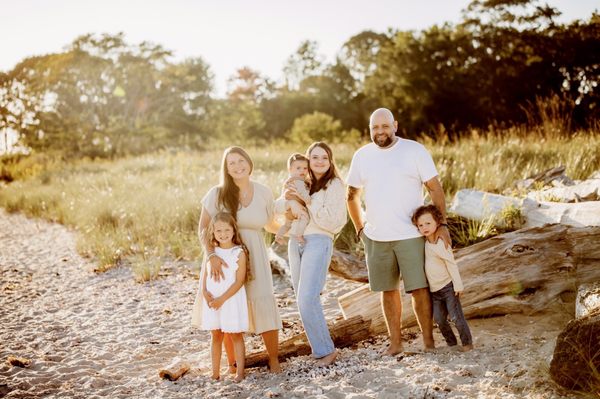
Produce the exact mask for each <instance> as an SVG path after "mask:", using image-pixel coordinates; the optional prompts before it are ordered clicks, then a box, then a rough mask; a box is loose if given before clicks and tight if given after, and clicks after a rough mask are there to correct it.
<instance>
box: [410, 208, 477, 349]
mask: <svg viewBox="0 0 600 399" xmlns="http://www.w3.org/2000/svg"><path fill="white" fill-rule="evenodd" d="M442 220H443V218H442V214H441V212H440V211H439V210H438V209H437V208H436V207H435V205H426V206H421V207H419V208H418V209H417V210H416V211H415V213H414V214H413V217H412V222H413V223H414V224H415V226H417V228H418V229H419V232H420V233H421V234H423V235H424V236H425V238H426V241H425V274H426V275H427V281H428V282H429V290H430V291H431V300H432V301H433V319H434V320H435V322H436V323H437V325H438V327H439V328H440V331H441V333H442V335H443V336H444V339H445V340H446V343H447V344H448V346H456V344H457V342H456V336H455V335H454V333H453V332H452V327H450V323H449V322H448V316H450V319H451V320H452V321H454V324H455V326H456V329H457V330H458V333H459V335H460V341H461V343H462V345H463V346H462V350H463V351H464V352H466V351H469V350H471V349H473V338H472V337H471V331H470V329H469V325H468V324H467V320H466V319H465V315H464V314H463V310H462V306H461V304H460V294H461V293H462V292H463V290H464V288H463V283H462V280H461V278H460V273H459V272H458V266H457V264H456V261H455V260H454V255H453V254H452V248H446V246H445V245H444V242H443V241H442V240H441V239H440V240H438V241H437V242H434V241H433V240H434V234H435V231H436V230H437V228H438V226H439V225H440V224H441V223H442Z"/></svg>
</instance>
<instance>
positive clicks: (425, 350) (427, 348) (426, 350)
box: [423, 346, 436, 353]
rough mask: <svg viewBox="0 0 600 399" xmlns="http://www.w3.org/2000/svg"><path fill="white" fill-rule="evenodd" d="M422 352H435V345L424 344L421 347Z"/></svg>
mask: <svg viewBox="0 0 600 399" xmlns="http://www.w3.org/2000/svg"><path fill="white" fill-rule="evenodd" d="M423 352H428V353H432V352H436V348H435V346H426V347H424V348H423Z"/></svg>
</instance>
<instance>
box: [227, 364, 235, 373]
mask: <svg viewBox="0 0 600 399" xmlns="http://www.w3.org/2000/svg"><path fill="white" fill-rule="evenodd" d="M228 368H229V374H235V373H237V367H236V366H235V363H234V364H230V365H229V366H228Z"/></svg>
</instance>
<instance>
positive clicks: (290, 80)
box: [283, 40, 324, 90]
mask: <svg viewBox="0 0 600 399" xmlns="http://www.w3.org/2000/svg"><path fill="white" fill-rule="evenodd" d="M318 49H319V45H318V44H317V42H315V41H310V40H305V41H303V42H302V43H300V46H299V47H298V49H297V50H296V52H294V53H293V54H292V55H290V56H289V57H288V59H287V61H286V64H285V66H284V68H283V72H284V75H285V82H286V86H287V88H288V90H294V89H297V88H298V86H299V85H300V82H302V81H303V80H304V79H306V78H307V77H309V76H315V75H318V74H320V73H321V72H322V68H323V64H324V57H323V56H322V55H320V54H318Z"/></svg>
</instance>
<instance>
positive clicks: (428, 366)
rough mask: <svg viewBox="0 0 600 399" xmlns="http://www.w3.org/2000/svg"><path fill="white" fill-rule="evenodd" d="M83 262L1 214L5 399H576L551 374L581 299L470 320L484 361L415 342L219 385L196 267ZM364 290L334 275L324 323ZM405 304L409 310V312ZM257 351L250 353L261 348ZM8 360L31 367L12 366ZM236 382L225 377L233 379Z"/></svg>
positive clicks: (0, 368) (284, 295)
mask: <svg viewBox="0 0 600 399" xmlns="http://www.w3.org/2000/svg"><path fill="white" fill-rule="evenodd" d="M94 267H95V265H94V264H93V262H92V261H90V260H88V259H84V258H82V257H81V256H80V255H79V254H78V253H77V250H76V233H74V232H72V231H69V230H68V229H67V228H65V227H64V226H61V225H57V224H51V223H47V222H44V221H40V220H32V219H28V218H25V217H24V216H21V215H15V214H11V215H9V214H7V213H5V212H4V211H0V342H1V344H0V361H1V363H0V397H7V398H37V397H69V398H97V397H98V398H99V397H108V398H190V397H195V398H204V397H209V395H210V396H211V397H227V398H242V397H250V398H264V397H267V398H275V397H280V398H293V397H297V398H305V397H313V398H335V399H337V398H340V399H341V398H474V397H476V398H500V397H501V398H522V397H528V398H568V397H576V396H577V395H575V394H573V393H570V392H567V391H564V390H562V389H560V388H558V387H557V386H556V385H555V384H554V383H553V382H552V381H551V380H550V377H549V375H548V373H547V370H548V367H549V363H550V359H551V356H552V351H553V348H554V343H555V339H556V337H557V335H558V333H559V332H560V331H561V330H562V328H563V327H564V326H565V325H566V323H567V321H568V320H569V319H570V318H571V317H572V314H573V312H574V305H573V303H572V298H570V296H565V297H564V298H557V300H556V302H555V303H554V304H553V305H552V306H551V308H550V309H549V310H548V311H547V312H545V313H543V314H535V315H508V316H502V317H495V318H487V319H475V320H470V321H469V322H470V326H471V330H472V332H473V336H474V344H475V350H473V351H471V352H468V353H462V352H457V351H455V350H449V349H448V348H446V346H445V343H444V341H443V338H442V337H441V335H440V334H439V333H438V332H437V331H436V335H435V338H436V344H437V346H438V347H439V349H438V350H437V351H436V352H435V353H424V352H421V351H420V348H421V341H420V337H419V336H418V334H417V330H416V329H409V330H406V331H405V335H406V338H407V339H408V342H407V343H406V345H405V346H406V350H407V352H408V353H407V354H403V355H400V356H397V357H385V358H382V357H381V355H380V351H381V350H382V349H383V348H384V347H385V345H386V343H387V339H386V338H385V337H375V338H372V339H370V340H368V341H364V342H361V343H360V344H358V345H356V347H354V348H346V349H342V350H341V351H340V357H339V360H338V361H337V362H336V363H335V365H333V366H331V367H327V368H321V369H318V368H314V367H313V360H312V359H311V358H310V357H309V356H301V357H297V358H293V359H290V360H288V361H287V362H285V363H283V365H282V366H283V373H281V374H278V375H272V374H269V373H268V372H267V370H266V369H265V368H258V369H250V370H248V372H247V375H248V377H247V378H246V379H245V380H244V381H243V382H242V383H239V384H236V383H234V382H233V378H231V377H226V378H225V379H224V380H223V381H220V382H213V381H211V380H210V378H209V370H210V359H209V344H210V338H209V333H208V332H204V331H199V330H196V329H194V328H193V327H191V325H190V317H191V315H190V312H191V308H192V304H193V300H194V295H195V291H196V286H197V284H198V281H197V268H198V266H197V264H194V263H181V262H177V263H175V262H170V263H169V262H166V263H165V264H164V266H163V268H162V270H161V277H160V278H159V279H157V280H155V281H152V282H149V283H144V284H140V283H136V282H135V280H134V278H133V275H132V272H131V270H130V269H129V268H128V267H124V266H121V267H117V268H113V269H111V270H109V271H108V272H106V273H102V274H96V273H94V272H93V269H94ZM275 285H276V286H275V290H276V293H277V298H278V304H279V306H280V311H281V315H282V318H283V320H284V326H285V328H284V330H283V332H282V338H284V337H288V336H290V335H292V334H294V333H296V332H298V331H300V329H301V326H300V321H299V316H298V312H297V309H296V306H295V302H294V300H293V292H292V289H291V287H290V286H289V285H288V284H287V282H286V281H285V280H284V279H283V278H282V277H279V276H275ZM356 286H357V285H356V283H352V282H348V281H346V280H343V279H340V278H335V277H332V276H330V277H329V279H328V282H327V286H326V289H325V291H324V293H323V301H324V303H325V307H326V316H327V318H328V319H330V320H332V319H335V318H336V317H339V315H340V311H339V309H338V307H337V299H336V298H337V297H338V296H339V295H341V294H343V293H345V292H348V291H350V290H351V289H353V288H355V287H356ZM407 305H408V304H405V309H406V311H411V310H410V309H409V308H410V306H407ZM261 347H262V345H261V341H260V340H259V339H258V338H257V337H252V336H249V337H247V339H246V348H247V351H248V352H249V351H252V350H253V349H256V348H261ZM10 355H15V356H20V357H24V358H27V359H31V361H32V364H31V366H30V367H28V368H20V367H15V366H11V365H9V364H8V363H7V362H6V359H7V357H8V356H10ZM175 358H181V359H185V360H188V361H189V362H190V363H191V364H192V369H191V371H190V372H189V373H187V374H186V375H184V376H183V378H181V379H180V380H178V381H175V382H171V381H166V380H163V379H161V378H160V377H159V376H158V370H159V369H160V368H161V367H164V366H166V365H167V364H169V363H171V361H172V360H173V359H175ZM223 371H225V368H223Z"/></svg>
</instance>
